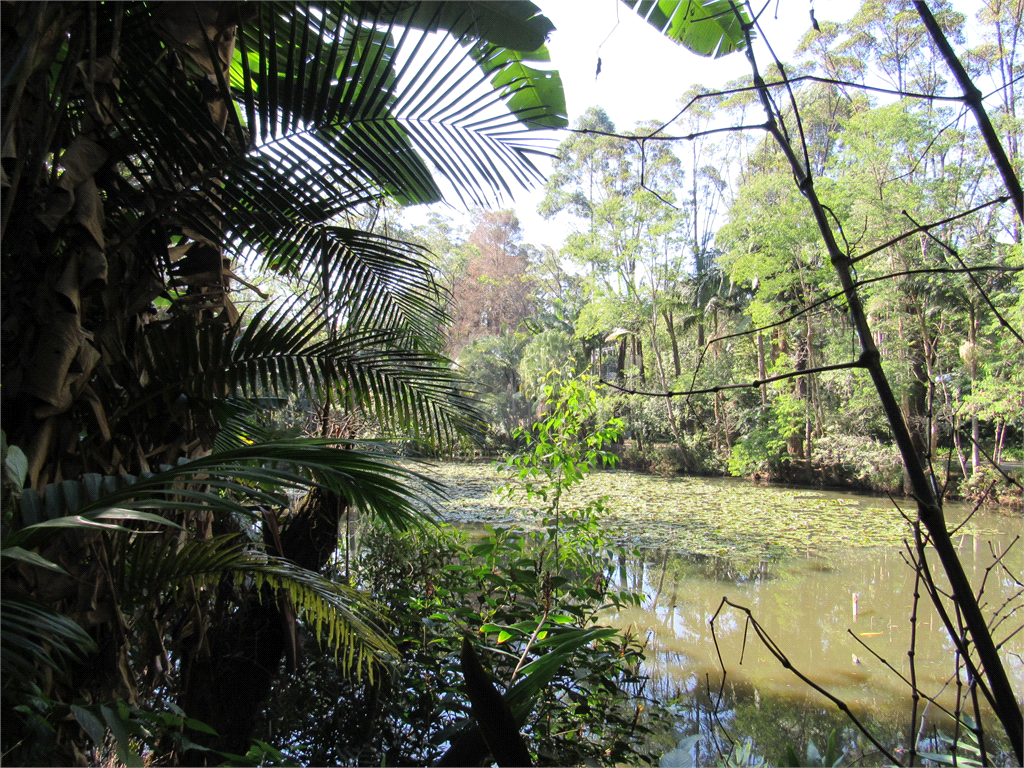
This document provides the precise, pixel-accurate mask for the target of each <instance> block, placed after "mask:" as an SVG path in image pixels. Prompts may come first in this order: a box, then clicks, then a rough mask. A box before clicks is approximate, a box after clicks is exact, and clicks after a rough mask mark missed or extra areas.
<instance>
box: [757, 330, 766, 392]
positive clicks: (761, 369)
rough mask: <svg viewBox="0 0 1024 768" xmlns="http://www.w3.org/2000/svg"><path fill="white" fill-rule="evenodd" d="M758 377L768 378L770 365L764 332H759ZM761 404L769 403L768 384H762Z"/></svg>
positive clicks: (761, 378) (762, 379)
mask: <svg viewBox="0 0 1024 768" xmlns="http://www.w3.org/2000/svg"><path fill="white" fill-rule="evenodd" d="M757 378H759V379H760V380H761V381H764V380H765V379H767V378H768V367H767V366H766V365H765V360H764V334H763V333H761V331H758V332H757ZM761 405H762V406H767V405H768V385H767V384H762V385H761Z"/></svg>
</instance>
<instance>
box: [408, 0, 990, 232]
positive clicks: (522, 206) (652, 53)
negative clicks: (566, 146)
mask: <svg viewBox="0 0 1024 768" xmlns="http://www.w3.org/2000/svg"><path fill="white" fill-rule="evenodd" d="M534 2H535V3H536V4H537V5H538V6H539V7H540V9H541V11H542V12H543V13H544V15H546V16H547V17H548V18H549V19H551V21H552V22H553V23H554V25H555V30H554V31H553V32H552V33H551V35H550V37H549V38H548V51H549V52H550V54H551V68H552V69H555V70H558V72H559V74H560V75H561V78H562V85H563V87H564V90H565V97H566V107H567V111H568V116H569V123H570V125H571V124H572V123H573V122H574V121H575V120H576V119H577V118H578V117H579V116H580V115H582V114H583V113H584V112H585V111H586V110H587V109H588V108H589V107H592V106H601V107H603V108H604V110H605V111H606V112H607V113H608V116H609V117H610V118H611V119H612V121H613V122H614V123H615V126H616V128H618V129H629V128H631V127H632V126H633V125H634V124H635V123H637V122H640V121H645V120H659V121H667V120H669V119H671V118H672V117H673V116H674V115H675V114H676V113H677V112H678V111H679V109H680V105H679V103H678V99H679V96H680V95H681V94H682V93H683V92H684V91H686V89H687V88H689V87H690V86H692V85H695V84H698V83H699V84H702V85H705V86H709V87H716V86H722V85H723V84H724V83H726V82H727V81H729V80H734V79H736V78H738V77H740V76H742V75H744V74H748V73H749V71H750V70H749V68H748V64H747V59H746V57H745V56H744V55H743V54H742V52H740V53H734V54H731V55H729V56H725V57H722V58H720V59H709V58H704V57H701V56H697V55H696V54H693V53H691V52H689V51H688V50H686V49H685V48H683V47H682V46H679V45H676V44H675V43H673V42H672V41H671V40H669V39H668V38H666V37H665V36H663V35H662V34H661V33H660V32H658V31H657V30H656V29H655V28H654V27H652V26H650V25H649V24H648V23H647V22H645V21H644V20H643V19H641V18H640V17H639V16H638V15H637V14H636V13H635V12H634V11H631V10H630V9H629V8H628V7H626V6H625V5H624V4H623V3H621V2H620V0H534ZM761 2H762V3H763V2H765V0H761ZM767 2H768V4H767V6H762V5H755V8H761V7H764V8H765V10H764V12H763V13H762V14H761V17H760V21H761V25H762V28H763V30H764V36H765V38H766V39H767V40H768V41H769V42H770V43H771V45H772V47H773V48H774V50H775V52H776V54H777V55H778V56H779V58H780V59H782V61H783V62H786V61H791V60H793V58H794V57H793V51H794V49H795V48H796V45H797V43H798V42H799V40H800V38H801V37H802V36H803V35H804V34H805V33H806V32H807V31H808V30H809V29H810V26H811V19H810V9H811V8H812V6H813V8H814V13H815V17H816V18H817V19H818V21H819V22H820V21H825V20H828V21H837V22H840V21H846V20H848V19H849V18H850V17H851V16H852V15H853V14H854V13H855V11H856V10H857V8H858V7H859V5H860V2H859V0H813V2H812V1H811V0H767ZM953 5H954V7H955V8H957V10H961V11H963V12H965V13H967V14H968V27H970V25H971V22H973V21H974V9H975V8H976V6H977V2H976V0H954V3H953ZM968 34H969V33H968ZM754 50H755V55H756V57H757V61H758V63H759V65H761V66H762V67H763V65H764V63H765V62H766V61H768V60H769V58H770V57H769V56H768V53H767V51H766V49H765V48H764V41H763V40H757V41H755V48H754ZM598 57H600V58H601V73H600V75H599V76H597V77H596V78H595V72H596V69H597V59H598ZM563 136H564V134H563ZM560 138H561V137H558V136H556V137H555V142H557V141H558V140H560ZM555 146H557V144H556V143H553V144H552V150H554V148H555ZM535 162H536V164H537V165H538V167H539V168H540V169H541V170H542V171H543V172H545V173H546V172H547V170H548V169H549V168H550V162H549V161H546V160H545V159H544V158H540V159H538V160H536V161H535ZM543 196H544V192H543V187H542V186H541V185H538V186H537V187H536V188H534V189H533V190H530V191H526V190H522V189H518V190H515V198H514V199H513V200H507V199H506V200H505V201H504V207H509V208H513V209H514V210H515V211H516V214H517V216H518V217H519V220H520V222H521V223H522V226H523V240H524V242H526V243H530V244H532V245H536V246H541V245H549V246H551V247H553V248H555V249H556V250H557V249H558V248H559V247H560V246H561V244H562V241H563V240H564V238H565V236H566V235H567V234H568V232H569V225H568V222H566V221H564V220H562V221H559V220H558V219H557V218H556V219H555V220H553V221H545V220H544V219H543V218H542V217H541V216H540V215H539V214H538V213H537V205H538V204H539V203H540V201H541V199H542V198H543ZM429 210H436V211H437V212H438V213H442V214H444V215H447V216H451V217H452V218H454V219H455V220H456V222H458V223H463V224H465V223H467V222H468V221H469V219H468V216H467V215H466V214H465V213H464V212H463V211H462V209H459V208H448V207H444V206H431V207H430V208H428V209H424V207H420V208H419V209H407V211H406V214H405V219H406V221H407V222H409V223H411V224H419V223H422V222H424V221H426V218H427V214H428V211H429Z"/></svg>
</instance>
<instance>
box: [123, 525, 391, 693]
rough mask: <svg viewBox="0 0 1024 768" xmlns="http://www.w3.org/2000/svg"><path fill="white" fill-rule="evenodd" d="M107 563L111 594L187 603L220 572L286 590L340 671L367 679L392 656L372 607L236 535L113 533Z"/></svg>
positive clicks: (217, 578) (352, 593)
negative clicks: (113, 584)
mask: <svg viewBox="0 0 1024 768" xmlns="http://www.w3.org/2000/svg"><path fill="white" fill-rule="evenodd" d="M112 549H113V551H112V552H111V555H112V557H111V562H112V563H115V570H114V578H115V580H116V584H117V588H118V590H119V594H121V595H124V596H126V597H129V598H130V597H131V596H132V595H135V596H141V595H143V594H146V595H148V596H150V597H152V596H153V595H154V594H158V593H159V594H162V595H164V596H165V597H166V599H168V600H172V601H175V602H177V603H181V604H187V603H191V602H192V601H193V600H194V599H195V596H196V592H197V591H203V590H207V589H212V588H214V587H216V586H217V584H219V583H220V580H221V579H222V578H223V577H225V576H230V577H232V578H233V579H234V580H235V582H236V583H237V584H239V585H241V584H243V583H244V582H246V581H247V580H251V581H252V582H253V583H254V586H255V587H256V589H257V590H259V589H260V588H261V587H263V586H264V585H266V586H267V587H269V588H270V590H271V591H272V592H273V593H274V595H275V596H287V597H288V598H289V599H290V600H291V603H292V605H293V606H294V607H295V609H296V611H297V613H298V615H299V617H300V618H301V619H302V620H303V621H305V622H306V623H307V625H308V626H309V628H310V630H311V631H312V633H313V634H314V635H315V636H316V637H317V638H318V641H322V642H324V643H325V644H326V646H327V647H328V648H329V649H330V650H331V651H333V653H334V655H335V658H336V659H340V661H341V662H342V664H343V668H344V669H345V670H346V671H350V672H354V673H355V674H357V675H361V674H362V673H363V672H364V671H365V672H366V673H367V674H368V675H369V677H370V679H371V680H372V678H373V674H374V666H375V664H374V662H381V661H384V660H386V659H387V658H389V657H394V656H397V655H398V654H397V651H396V649H395V648H394V645H393V644H392V643H391V641H390V640H389V639H388V638H387V636H386V635H385V633H384V632H383V630H382V629H381V625H382V624H383V622H384V619H383V616H382V615H381V614H380V612H379V610H378V608H377V606H375V605H374V604H373V603H372V602H371V601H370V600H369V599H368V598H367V597H366V596H365V595H364V594H362V593H361V592H359V591H358V590H356V589H354V588H352V587H350V586H347V585H345V584H338V583H335V582H332V581H330V580H329V579H327V578H325V577H324V576H322V575H320V574H317V573H314V572H312V571H307V570H305V569H303V568H300V567H298V566H297V565H295V564H294V563H292V562H290V561H288V560H285V559H282V558H279V557H274V556H272V555H268V554H266V553H264V552H261V551H257V550H253V549H251V548H250V547H248V546H247V544H246V543H245V542H242V541H240V540H239V539H238V537H237V536H222V537H218V538H215V539H203V540H196V539H193V540H191V541H186V542H184V543H179V541H178V539H177V538H176V537H173V538H172V537H160V538H155V537H154V538H150V539H146V540H138V539H135V540H132V539H131V538H130V537H128V536H119V537H117V539H116V540H115V541H114V542H113V544H112Z"/></svg>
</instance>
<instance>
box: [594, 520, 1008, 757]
mask: <svg viewBox="0 0 1024 768" xmlns="http://www.w3.org/2000/svg"><path fill="white" fill-rule="evenodd" d="M954 515H955V511H954ZM974 522H975V524H976V525H978V524H979V523H980V528H982V529H984V530H986V534H985V535H984V536H978V537H975V536H973V535H970V534H965V535H962V536H960V537H959V538H958V539H957V541H958V545H959V550H960V555H961V558H962V561H963V564H964V568H965V570H966V571H967V574H968V576H970V577H971V578H972V583H973V584H974V585H975V588H976V589H977V588H978V587H980V586H981V584H982V581H983V580H984V579H985V573H986V569H987V568H989V566H990V565H991V564H992V563H993V561H994V559H995V558H994V556H993V551H994V552H995V553H996V554H998V553H1001V552H1002V551H1003V550H1004V549H1005V548H1006V547H1007V546H1008V545H1009V544H1010V542H1011V541H1012V537H1011V536H1010V535H1009V533H1008V532H1006V531H1005V530H1004V529H1007V528H1009V527H1012V523H1011V521H1008V520H1006V519H1004V518H1000V517H992V518H991V519H989V520H977V519H976V520H975V521H974ZM990 543H991V550H990V546H989V544H990ZM1018 546H1019V545H1018ZM1008 560H1009V563H1008V565H1010V570H1011V571H1012V572H1014V573H1015V574H1017V575H1018V576H1019V574H1020V572H1021V567H1020V566H1021V554H1020V551H1019V550H1017V548H1016V547H1015V548H1014V550H1013V551H1011V555H1010V557H1009V558H1008ZM934 561H935V559H934V555H933V562H934ZM618 565H619V569H618V571H619V572H618V574H617V578H618V579H619V580H620V582H619V583H620V584H621V585H622V586H623V587H626V586H628V587H629V588H631V589H633V590H635V591H642V592H643V594H644V595H646V597H647V601H646V604H645V606H644V607H643V608H638V609H629V610H623V611H621V612H619V613H615V614H613V615H611V616H610V617H609V620H610V621H611V622H612V623H613V624H615V625H617V626H622V627H625V626H629V625H632V626H633V627H634V628H635V630H637V631H639V632H640V633H641V634H644V635H646V636H647V638H648V672H649V673H650V674H651V676H652V681H651V685H652V686H653V692H654V693H655V695H656V696H657V697H658V698H659V699H661V700H662V701H672V700H678V701H679V702H680V707H679V714H680V718H681V728H680V730H681V732H682V733H687V732H690V733H693V732H696V729H697V725H698V723H703V724H704V726H705V727H704V730H703V731H702V732H703V733H705V737H706V738H705V740H704V741H703V742H702V745H701V746H702V748H704V749H705V750H707V749H711V748H713V744H712V743H711V740H710V730H708V729H707V727H706V726H707V724H708V723H710V719H709V718H710V713H712V712H713V711H715V710H716V709H717V710H719V714H718V717H719V718H720V719H721V721H722V723H724V724H726V725H729V726H730V727H732V728H734V729H735V730H736V732H737V733H739V734H743V735H749V736H752V737H754V739H755V744H756V745H757V746H758V749H759V751H760V753H761V754H763V755H765V756H767V757H769V758H770V759H775V760H777V759H779V758H780V756H781V755H782V754H783V753H782V751H781V750H782V749H784V747H785V743H786V740H787V739H789V740H790V743H793V744H794V745H801V746H800V747H799V749H802V748H803V747H802V744H804V743H805V742H806V739H807V738H814V739H815V740H816V741H817V743H818V745H819V746H822V747H823V745H824V739H825V738H827V735H828V732H829V731H830V730H831V729H832V728H835V727H838V728H839V732H840V733H841V734H843V733H845V737H846V738H848V739H853V738H855V735H856V734H855V731H852V730H850V726H849V721H847V720H846V719H845V718H844V717H843V716H842V715H841V714H840V713H838V712H837V711H836V710H835V707H834V706H832V705H831V704H830V703H829V702H828V701H827V700H826V699H824V698H823V697H822V696H820V695H819V694H817V693H814V692H813V691H810V690H809V689H808V688H807V686H806V685H805V684H803V683H802V682H801V681H800V680H798V679H797V678H796V677H795V676H794V675H793V674H792V673H790V672H788V671H786V670H785V669H784V668H783V667H782V665H781V664H780V663H779V662H778V661H777V660H776V659H775V658H774V657H773V656H772V655H771V654H770V653H769V652H768V650H767V649H766V648H765V646H764V645H763V644H762V643H761V642H760V641H758V640H757V638H756V637H755V635H754V632H753V631H752V630H751V631H749V632H746V633H745V626H746V622H745V616H744V614H743V613H742V612H740V611H737V610H735V609H733V608H729V607H726V608H724V609H723V610H722V611H721V613H720V614H719V616H718V618H717V619H716V621H715V631H716V633H717V639H718V648H719V649H720V650H721V655H722V660H723V661H724V663H725V666H726V669H727V671H728V672H727V676H726V681H725V682H726V685H725V688H724V698H723V699H722V700H721V701H719V700H718V699H717V698H716V694H717V693H718V690H719V688H720V686H721V684H722V674H721V669H720V665H719V661H718V656H717V654H716V649H715V642H714V638H713V636H712V628H711V626H710V623H709V622H710V620H711V618H712V617H713V616H714V615H715V612H716V611H717V610H718V608H719V605H720V603H721V600H722V598H723V597H728V598H729V600H730V601H731V602H733V603H737V604H740V605H743V606H746V607H748V608H749V609H750V610H751V611H752V613H753V615H754V617H755V618H756V619H757V620H758V622H760V624H761V625H762V627H763V628H764V630H765V631H766V632H767V633H768V634H769V635H770V637H771V638H772V639H773V640H774V641H775V642H776V643H777V645H778V646H779V648H780V649H781V650H782V652H783V653H784V654H785V655H786V656H787V657H788V658H789V660H790V661H791V662H792V663H793V665H794V666H795V667H796V668H797V669H799V670H800V671H801V672H803V673H804V674H806V675H807V676H808V677H810V678H811V679H812V680H814V681H815V682H816V683H817V684H819V685H821V686H822V687H824V688H826V689H828V690H829V691H830V692H831V693H833V694H834V695H835V696H838V697H839V698H840V699H842V700H844V701H845V702H846V703H847V704H848V705H849V706H850V708H851V710H852V711H854V712H855V713H856V714H857V715H858V716H860V717H862V718H864V719H865V720H866V721H867V722H869V723H870V724H871V725H872V727H873V729H874V730H877V731H878V732H879V734H880V735H881V736H882V737H883V742H884V743H887V744H888V745H896V744H905V743H906V741H907V734H908V733H910V732H911V731H910V729H911V728H913V729H914V732H917V731H918V730H920V729H921V722H920V716H921V709H919V710H918V718H919V719H918V721H917V722H916V723H915V724H913V725H912V724H911V723H910V722H909V718H910V692H909V688H908V687H907V685H906V684H905V683H904V682H902V681H901V680H900V679H899V677H898V676H897V675H896V674H895V673H894V672H893V671H892V670H890V669H888V668H887V666H886V664H888V665H890V666H891V667H892V668H893V669H894V670H896V672H898V673H899V674H900V675H902V676H904V677H907V678H909V676H910V673H911V669H910V659H909V657H908V655H907V651H908V650H909V648H910V639H911V622H910V614H911V609H912V604H913V591H914V572H913V570H912V569H911V568H910V567H909V566H908V565H907V563H906V561H905V558H904V556H903V554H902V553H901V552H900V551H899V550H898V549H890V548H886V549H866V548H860V549H852V548H851V549H848V550H846V551H844V552H842V553H841V554H838V555H835V556H832V557H830V558H829V559H827V560H826V559H821V558H804V559H795V560H790V561H786V562H777V561H776V562H769V561H762V562H759V563H756V564H755V565H752V566H751V565H742V566H740V565H736V564H735V563H733V562H732V561H730V560H729V559H727V558H717V557H707V556H698V557H694V556H687V555H682V554H678V553H672V552H668V551H646V552H645V554H644V557H643V558H642V559H641V560H638V561H635V562H626V561H620V562H619V564H618ZM938 584H939V586H940V588H941V587H943V583H942V580H941V579H940V580H938ZM1019 590H1020V586H1019V584H1017V583H1016V582H1015V581H1014V579H1013V578H1011V577H1010V576H1008V575H1007V574H1006V573H999V572H997V570H996V569H993V570H992V572H991V573H990V574H989V576H988V578H987V580H985V594H984V602H985V603H987V605H988V610H989V611H991V610H994V609H995V608H996V607H998V606H1000V605H1002V604H1003V603H1004V601H1007V600H1013V599H1014V596H1015V595H1016V596H1017V597H1016V600H1017V601H1018V602H1019V601H1020V597H1019ZM921 592H922V599H921V602H920V605H919V609H918V620H917V632H916V670H915V671H916V676H917V680H918V684H919V686H920V688H921V689H922V691H924V692H925V693H927V694H929V695H932V696H936V697H937V699H938V701H939V702H940V703H941V704H943V705H944V706H946V707H948V708H953V706H954V705H955V701H956V695H957V680H956V675H955V667H954V647H953V643H952V641H951V640H950V638H949V635H948V634H947V632H946V630H945V628H944V627H943V626H942V622H941V619H940V618H939V617H938V615H937V614H936V612H935V610H934V607H933V606H932V605H931V603H930V602H929V601H928V599H927V597H926V596H925V595H924V590H923V588H922V590H921ZM1021 611H1024V608H1022V609H1020V610H1018V612H1017V616H1016V617H1015V618H1016V621H1008V622H1006V623H1005V624H1004V625H1003V626H1002V627H1001V629H1000V631H999V632H997V633H996V639H997V642H999V641H1000V640H1002V639H1003V638H1004V637H1006V636H1007V635H1009V634H1010V633H1011V632H1012V631H1013V630H1014V629H1015V628H1017V627H1018V626H1019V625H1020V619H1019V614H1020V612H1021ZM745 634H746V638H745ZM1002 650H1003V657H1004V660H1005V663H1006V665H1007V671H1008V673H1009V675H1010V680H1011V684H1012V685H1013V686H1014V688H1015V690H1017V691H1020V690H1024V664H1022V662H1021V656H1022V655H1024V633H1018V634H1017V635H1016V636H1015V637H1013V638H1011V639H1010V640H1009V642H1007V643H1006V645H1005V646H1004V647H1003V649H1002ZM741 660H742V663H741ZM963 678H964V676H963V674H961V679H960V683H961V684H965V680H964V679H963ZM649 690H651V689H650V688H649ZM923 704H924V703H923V702H922V708H923ZM702 713H704V714H703V715H702ZM702 718H703V720H702ZM704 720H707V723H705V722H704ZM925 722H926V727H925V731H924V732H925V734H927V733H929V732H930V731H929V729H930V728H931V727H933V726H936V727H940V728H945V727H946V725H947V724H946V723H945V722H944V718H943V716H942V715H941V713H940V712H939V711H938V710H937V708H935V707H929V709H928V711H927V712H926V713H925ZM991 725H992V731H993V732H996V731H999V727H998V723H997V722H996V721H995V720H994V718H993V720H992V724H991Z"/></svg>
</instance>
